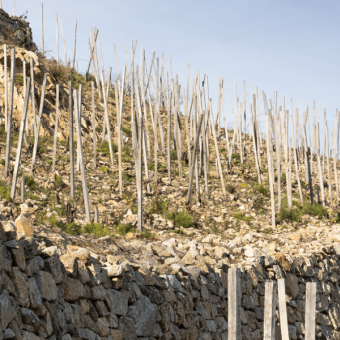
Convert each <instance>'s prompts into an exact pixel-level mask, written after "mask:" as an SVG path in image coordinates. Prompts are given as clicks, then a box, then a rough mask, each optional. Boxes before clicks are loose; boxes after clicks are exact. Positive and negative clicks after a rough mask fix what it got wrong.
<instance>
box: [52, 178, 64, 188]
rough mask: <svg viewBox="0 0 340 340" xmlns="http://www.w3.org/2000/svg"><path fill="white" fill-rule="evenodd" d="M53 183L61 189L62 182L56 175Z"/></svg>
mask: <svg viewBox="0 0 340 340" xmlns="http://www.w3.org/2000/svg"><path fill="white" fill-rule="evenodd" d="M54 181H55V184H56V185H57V186H59V187H61V186H62V185H63V181H62V179H61V177H60V176H58V175H55V177H54Z"/></svg>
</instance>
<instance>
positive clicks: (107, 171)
mask: <svg viewBox="0 0 340 340" xmlns="http://www.w3.org/2000/svg"><path fill="white" fill-rule="evenodd" d="M99 170H100V171H104V172H106V173H107V174H108V173H109V168H108V167H107V166H102V167H100V168H99Z"/></svg>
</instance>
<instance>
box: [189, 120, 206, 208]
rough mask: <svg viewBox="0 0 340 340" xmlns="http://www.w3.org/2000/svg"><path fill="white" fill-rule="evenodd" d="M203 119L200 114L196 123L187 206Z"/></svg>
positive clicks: (197, 179)
mask: <svg viewBox="0 0 340 340" xmlns="http://www.w3.org/2000/svg"><path fill="white" fill-rule="evenodd" d="M203 118H204V115H203V114H201V115H200V119H199V123H198V128H197V132H196V136H195V142H194V152H193V156H192V158H193V160H192V162H191V169H190V175H189V189H188V198H187V204H188V203H189V202H190V199H191V195H192V182H193V179H194V173H195V170H196V172H197V164H196V162H197V149H198V142H199V139H200V132H201V127H202V122H203ZM196 181H197V182H198V181H199V178H198V176H197V174H196Z"/></svg>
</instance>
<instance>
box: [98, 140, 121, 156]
mask: <svg viewBox="0 0 340 340" xmlns="http://www.w3.org/2000/svg"><path fill="white" fill-rule="evenodd" d="M98 151H99V152H102V153H105V154H106V155H109V154H110V146H109V142H108V141H107V140H106V141H104V142H102V141H100V142H99V146H98ZM112 151H113V153H116V152H118V146H117V145H116V144H115V143H112Z"/></svg>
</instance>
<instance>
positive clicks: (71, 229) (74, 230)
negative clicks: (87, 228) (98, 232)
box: [65, 222, 81, 235]
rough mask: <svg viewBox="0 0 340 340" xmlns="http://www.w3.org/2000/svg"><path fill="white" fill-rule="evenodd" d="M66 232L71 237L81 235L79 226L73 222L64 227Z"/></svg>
mask: <svg viewBox="0 0 340 340" xmlns="http://www.w3.org/2000/svg"><path fill="white" fill-rule="evenodd" d="M65 229H66V232H67V233H68V234H71V235H79V234H80V233H81V226H80V225H78V224H76V223H75V222H71V223H70V224H68V225H67V226H66V228H65Z"/></svg>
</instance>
